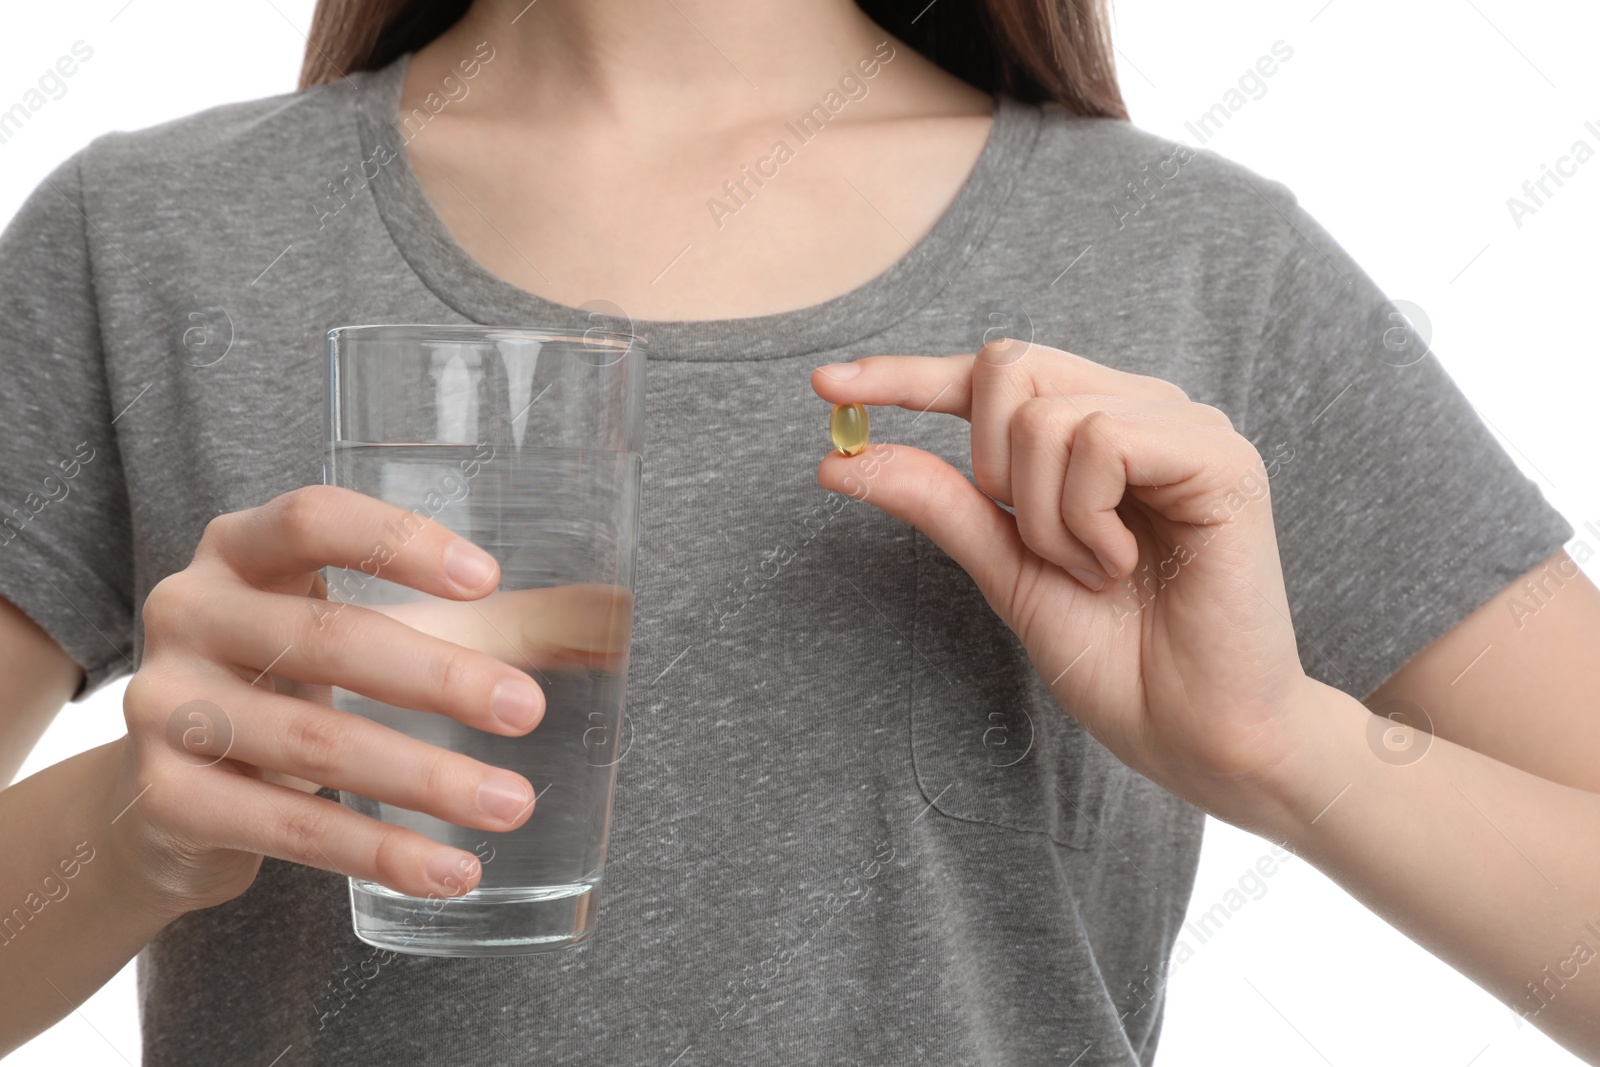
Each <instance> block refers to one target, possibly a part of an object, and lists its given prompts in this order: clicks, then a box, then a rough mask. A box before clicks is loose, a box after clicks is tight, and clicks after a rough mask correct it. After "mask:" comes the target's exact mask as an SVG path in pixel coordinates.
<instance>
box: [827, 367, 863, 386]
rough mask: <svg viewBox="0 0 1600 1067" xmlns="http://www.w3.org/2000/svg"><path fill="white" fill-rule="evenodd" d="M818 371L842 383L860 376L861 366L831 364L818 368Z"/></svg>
mask: <svg viewBox="0 0 1600 1067" xmlns="http://www.w3.org/2000/svg"><path fill="white" fill-rule="evenodd" d="M817 369H818V370H819V371H821V372H822V373H823V374H826V375H827V376H828V377H830V378H832V379H833V380H834V381H836V382H842V381H844V380H845V379H846V378H854V377H855V376H856V375H858V374H860V373H861V364H859V363H829V364H828V365H827V366H825V367H818V368H817Z"/></svg>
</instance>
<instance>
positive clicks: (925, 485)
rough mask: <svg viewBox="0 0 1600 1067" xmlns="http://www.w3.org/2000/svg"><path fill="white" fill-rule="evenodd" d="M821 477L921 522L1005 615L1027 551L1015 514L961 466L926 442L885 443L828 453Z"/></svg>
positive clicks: (820, 480) (828, 484) (825, 482)
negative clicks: (971, 479)
mask: <svg viewBox="0 0 1600 1067" xmlns="http://www.w3.org/2000/svg"><path fill="white" fill-rule="evenodd" d="M817 482H818V484H820V485H822V486H823V487H824V488H826V489H832V490H834V491H835V492H838V493H844V494H846V495H847V496H851V497H853V498H855V499H857V500H864V501H866V502H867V503H869V504H872V505H874V506H875V507H878V508H881V509H883V510H884V511H885V512H887V513H888V514H890V515H892V516H894V517H895V518H897V519H899V520H901V521H902V522H906V523H909V524H911V525H912V526H914V527H916V528H917V529H919V530H921V531H922V532H923V533H924V534H926V535H927V536H928V539H929V540H931V541H932V542H933V543H934V544H936V545H938V546H939V547H940V548H941V549H943V550H944V552H945V553H946V554H947V555H948V556H949V557H950V558H951V559H953V560H955V561H956V563H958V564H959V565H960V566H961V568H962V569H963V570H965V571H966V572H967V573H968V574H970V575H971V576H972V579H973V581H975V582H976V583H977V585H978V588H979V589H980V590H981V591H982V592H983V594H984V597H985V598H986V599H987V600H988V601H989V605H990V606H991V607H993V608H994V609H995V611H996V612H997V613H998V614H1000V615H1001V616H1002V617H1004V616H1005V613H1006V611H1007V610H1008V609H1009V607H1010V603H1009V599H1010V594H1011V590H1013V589H1014V588H1015V587H1016V584H1017V581H1016V579H1017V574H1018V570H1019V569H1020V568H1021V567H1022V566H1023V565H1024V562H1025V560H1026V558H1027V556H1028V553H1027V550H1026V548H1024V546H1023V544H1022V539H1021V538H1020V537H1018V536H1017V529H1016V524H1015V523H1014V522H1013V521H1012V519H1011V516H1010V515H1008V514H1006V512H1005V510H1004V509H1003V508H1001V507H999V506H997V505H996V504H995V503H994V501H992V500H990V499H989V498H988V497H987V496H985V495H984V494H983V493H981V492H979V491H978V489H977V488H976V487H975V486H974V485H973V484H972V483H971V482H969V481H967V479H966V477H965V476H963V475H962V474H961V472H960V471H958V470H956V469H955V468H954V467H952V466H950V464H948V463H946V462H945V461H944V460H942V459H940V458H939V457H938V456H935V455H932V454H931V453H928V452H924V451H922V450H921V449H920V448H912V447H911V446H909V445H900V444H895V445H881V444H880V445H869V446H868V447H867V449H866V451H864V452H862V453H861V454H860V455H856V456H845V455H843V454H841V453H839V452H830V453H828V455H827V456H825V457H823V460H822V463H821V464H820V465H819V466H818V468H817Z"/></svg>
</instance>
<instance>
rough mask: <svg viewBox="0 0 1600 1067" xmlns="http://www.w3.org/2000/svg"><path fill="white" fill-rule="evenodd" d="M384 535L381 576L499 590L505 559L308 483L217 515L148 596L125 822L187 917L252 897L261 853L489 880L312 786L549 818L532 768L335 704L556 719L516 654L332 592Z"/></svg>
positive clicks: (124, 829)
mask: <svg viewBox="0 0 1600 1067" xmlns="http://www.w3.org/2000/svg"><path fill="white" fill-rule="evenodd" d="M397 531H398V534H399V535H400V536H399V540H398V541H397ZM375 546H379V547H381V548H382V549H383V552H382V554H381V559H382V561H383V565H382V567H381V568H380V576H381V577H382V578H384V579H387V580H389V581H393V582H395V583H398V584H401V585H406V586H410V587H412V588H415V589H418V590H421V591H422V592H425V593H431V594H434V595H436V596H439V597H444V598H448V599H449V600H453V601H474V600H478V599H479V598H482V597H484V596H485V595H486V594H489V593H491V592H493V590H494V589H495V586H496V584H497V580H498V575H499V571H498V567H497V566H496V564H495V561H494V560H493V558H492V557H490V556H489V555H488V554H487V553H485V552H483V551H482V550H481V549H479V548H477V547H476V546H474V545H472V544H470V543H469V542H467V541H465V540H464V539H462V538H460V537H458V536H456V535H455V534H453V533H451V532H450V531H449V530H447V529H445V528H444V527H442V526H439V525H437V524H435V523H431V522H429V523H424V524H420V525H419V524H417V523H416V521H415V516H413V515H411V514H410V513H409V512H406V511H405V510H404V509H401V508H397V507H394V506H393V505H390V504H385V503H383V502H381V501H378V500H374V499H372V498H370V497H366V496H362V495H360V494H358V493H354V492H351V491H350V490H346V489H337V488H332V487H326V486H309V487H306V488H304V489H298V490H295V491H293V492H290V493H285V494H284V495H282V496H280V497H278V498H277V499H275V500H272V501H270V502H269V503H267V504H265V505H263V506H262V507H259V508H253V509H250V510H248V511H240V512H235V513H231V514H226V515H222V516H219V517H218V518H216V519H214V520H213V521H212V522H211V523H210V525H208V526H207V528H206V531H205V535H204V536H203V537H202V538H201V541H200V545H199V547H198V549H197V550H196V551H195V555H194V560H193V562H192V563H190V565H189V566H188V567H187V568H185V569H184V570H182V571H179V572H177V573H175V574H173V575H170V576H169V577H167V578H165V579H163V580H162V581H161V582H160V583H158V584H157V585H156V587H155V589H154V590H152V591H151V593H150V595H149V597H148V598H147V600H146V602H145V606H144V622H145V647H144V656H143V662H142V663H141V665H140V669H139V672H138V673H137V674H136V675H134V677H133V679H132V680H131V681H130V682H129V684H128V689H127V693H126V696H125V697H124V701H123V704H124V712H125V716H126V719H127V723H128V737H127V739H126V742H125V744H124V746H123V759H122V767H121V774H120V776H119V780H118V781H117V783H116V785H115V789H114V796H113V799H112V801H111V803H113V805H114V806H116V807H119V808H121V809H122V810H121V813H120V814H118V813H115V812H113V813H111V814H115V815H116V819H115V821H114V824H113V825H114V827H115V828H116V830H117V831H118V832H119V834H120V838H119V851H120V852H121V853H122V854H123V856H124V858H126V859H127V860H128V862H129V864H130V865H131V867H132V869H133V870H135V871H137V872H139V873H140V876H141V877H143V878H145V879H146V881H147V882H148V884H149V886H150V887H151V888H152V889H153V890H154V891H155V892H156V893H157V894H158V895H160V896H161V897H162V898H163V899H165V900H168V901H169V902H170V903H171V906H172V907H173V909H174V910H175V911H178V912H181V911H184V910H190V909H193V908H200V907H207V906H211V905H214V904H218V903H221V902H223V901H225V900H228V899H231V898H232V897H234V896H237V895H238V894H239V893H241V892H243V891H244V890H245V888H247V887H248V886H249V884H250V883H251V881H252V880H253V879H254V878H255V875H256V871H257V870H258V868H259V867H260V863H261V857H262V855H269V856H275V857H278V858H280V859H285V860H291V861H294V862H298V863H304V864H308V865H310V866H314V867H321V868H324V869H326V870H331V871H336V872H338V873H341V874H347V875H353V876H357V877H360V878H364V879H368V880H371V881H374V882H378V883H381V884H383V885H386V886H388V887H390V888H392V889H395V890H398V891H400V892H403V893H409V894H412V895H416V896H454V895H457V894H459V893H462V892H465V891H466V890H469V889H471V888H472V887H473V886H474V885H476V884H477V880H478V877H479V872H480V866H479V862H478V860H477V858H476V857H475V856H473V855H472V854H471V853H469V852H464V851H461V850H459V849H455V848H449V847H446V846H444V845H440V844H437V843H436V842H434V841H431V840H429V839H428V838H427V837H424V836H423V835H421V834H418V833H416V832H414V831H412V830H408V829H403V828H401V827H398V826H392V825H385V824H383V823H380V822H378V821H377V820H375V819H370V818H368V817H366V816H364V815H361V814H358V813H357V812H355V811H352V810H349V809H347V808H345V807H343V806H341V805H340V804H339V803H338V802H336V801H332V800H328V799H326V798H323V797H318V796H315V795H313V794H314V792H315V791H316V789H317V788H318V787H319V786H328V787H332V788H339V789H347V790H350V791H352V792H355V793H359V794H360V795H362V796H366V797H370V798H372V799H374V800H378V801H382V802H384V803H388V804H394V805H397V806H399V807H402V808H407V809H410V810H413V811H420V812H426V813H427V814H430V815H434V816H437V817H438V818H440V819H444V820H446V821H448V822H452V823H456V824H458V825H462V826H471V827H477V828H481V829H484V830H488V831H504V830H509V829H512V828H514V827H516V826H519V825H521V824H522V823H523V822H524V821H526V819H527V818H528V815H529V812H531V811H532V808H533V790H532V787H531V785H530V784H529V783H528V781H527V780H526V779H525V778H523V777H522V776H520V775H516V774H512V773H511V772H509V771H505V770H501V769H497V768H494V767H490V766H487V765H485V764H483V763H480V762H479V761H477V760H474V759H472V758H470V757H468V756H464V755H461V754H458V753H454V752H449V751H446V750H444V749H442V748H439V747H436V746H434V745H430V744H427V743H425V742H423V741H420V740H416V739H414V738H410V737H407V736H405V735H404V734H401V733H399V732H397V731H395V730H391V729H389V728H388V727H385V726H382V725H379V724H378V723H376V722H372V721H370V720H368V719H365V718H363V717H361V716H358V715H353V714H350V713H348V712H344V711H339V710H336V709H334V708H332V707H330V706H328V703H327V687H329V686H335V685H337V686H340V687H342V688H345V689H348V690H350V691H352V692H356V693H360V694H363V695H365V696H367V697H370V698H372V699H374V700H379V701H383V702H385V703H389V704H393V705H396V706H399V707H409V708H416V709H418V710H421V711H427V712H433V713H436V714H439V715H447V716H450V717H451V718H454V719H457V720H459V721H460V722H463V723H465V724H467V725H469V726H473V727H477V728H478V729H481V730H486V731H489V732H491V733H497V734H502V735H505V736H511V737H516V736H521V735H523V734H526V733H527V732H528V731H529V730H531V729H533V727H534V726H536V725H537V724H538V722H539V720H540V718H541V717H542V716H543V714H544V695H543V693H542V692H541V691H540V689H539V687H538V686H537V684H536V683H535V682H534V681H533V679H532V678H530V677H529V676H528V675H527V674H526V673H524V672H523V671H522V670H519V669H517V668H516V667H515V666H513V665H512V664H511V663H509V662H503V660H504V659H505V658H506V657H504V656H500V655H496V654H492V653H491V652H490V651H486V650H484V649H480V648H475V647H470V645H471V642H470V641H469V642H467V647H464V646H463V644H461V643H457V642H454V641H450V640H445V639H444V638H442V637H441V636H438V635H436V634H430V633H427V632H424V631H423V630H421V629H418V628H413V627H411V626H408V625H406V624H405V623H404V622H402V621H399V619H398V618H394V617H388V616H386V615H385V614H382V613H379V612H377V611H373V610H369V609H367V608H363V607H358V606H355V605H350V604H337V603H330V602H329V601H328V600H327V599H326V589H325V588H324V585H323V581H322V578H321V576H320V575H319V573H318V571H319V569H320V568H322V567H324V566H331V567H349V568H362V569H363V570H365V571H366V572H367V573H371V571H372V568H371V567H370V566H364V564H370V563H371V561H372V560H373V559H374V558H375V557H378V554H377V553H375ZM597 602H600V603H601V604H602V607H603V606H604V605H605V604H609V603H610V600H609V599H608V598H603V597H602V598H598V600H597ZM508 603H509V602H508ZM396 614H397V615H398V614H402V612H398V611H397V612H396ZM601 614H602V615H604V616H605V617H607V618H609V617H611V614H612V613H610V612H601ZM501 626H502V629H505V628H506V624H505V623H504V622H502V624H501ZM536 636H537V635H536V634H530V640H531V639H532V638H533V637H536ZM597 647H601V648H602V649H603V644H602V645H600V646H597Z"/></svg>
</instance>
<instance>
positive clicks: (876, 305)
mask: <svg viewBox="0 0 1600 1067" xmlns="http://www.w3.org/2000/svg"><path fill="white" fill-rule="evenodd" d="M410 58H411V56H410V54H409V53H407V54H404V55H402V56H400V57H399V58H398V59H396V60H395V61H393V62H392V63H390V64H388V65H387V66H385V67H383V68H380V69H379V70H376V71H368V72H365V73H364V74H363V75H361V76H360V78H361V80H360V92H359V94H358V96H357V106H356V115H357V126H358V128H359V137H360V142H361V149H362V152H361V158H362V160H363V161H372V163H370V164H369V163H366V162H364V163H363V164H362V166H363V171H362V176H363V177H366V170H367V169H371V167H372V166H373V165H376V164H378V163H379V162H380V161H381V160H382V159H383V158H384V156H385V155H388V156H389V158H388V161H387V162H385V163H382V164H381V165H376V170H377V173H376V175H375V176H373V177H372V178H370V179H369V180H368V182H367V187H368V188H369V189H370V190H371V191H372V196H373V199H374V201H375V203H376V206H377V210H378V214H379V216H380V217H381V218H382V219H383V222H384V224H385V226H386V227H387V228H388V230H389V234H390V237H391V238H392V239H393V241H394V243H395V246H396V247H397V248H398V250H399V252H400V254H401V255H402V256H403V257H404V258H405V260H406V262H407V263H408V264H409V265H410V267H411V269H412V270H413V271H415V272H416V274H417V275H418V277H419V278H420V279H421V280H422V282H423V283H424V284H425V285H427V286H428V288H429V289H431V290H432V291H433V292H434V293H435V294H436V295H437V296H438V297H439V298H440V299H441V300H442V301H443V302H444V303H445V304H446V305H448V306H449V307H451V308H452V309H454V310H455V311H457V312H458V313H460V314H462V315H464V316H465V317H467V318H468V319H469V320H471V321H473V322H478V323H482V324H485V325H523V326H546V325H548V326H553V327H556V328H561V329H572V328H579V329H583V328H587V327H589V326H594V325H597V324H599V325H604V326H606V327H608V328H616V327H617V325H618V320H617V319H615V318H614V317H611V316H614V315H615V312H614V311H609V309H608V307H607V306H606V305H603V304H599V303H597V304H592V305H588V306H586V307H572V306H570V305H566V304H558V303H556V302H554V301H551V300H548V299H546V298H544V297H541V296H539V295H538V294H536V293H532V292H529V291H527V290H525V289H522V288H520V287H518V286H515V285H513V284H511V283H510V282H508V281H506V280H505V279H504V278H501V277H500V276H499V275H497V274H494V273H493V272H491V271H490V270H489V269H488V268H486V267H484V266H483V265H482V264H481V263H479V262H478V261H477V260H476V259H474V258H473V257H472V255H471V254H470V253H469V252H467V251H466V249H464V248H462V247H461V245H460V244H458V243H457V242H456V240H455V238H454V237H452V236H451V234H450V232H449V230H448V229H447V228H446V227H445V225H444V223H443V221H442V220H441V219H440V218H439V216H438V214H437V213H436V212H435V211H434V210H433V206H432V205H431V204H430V203H429V201H428V198H427V194H426V193H425V192H424V191H423V188H422V184H421V182H420V181H419V180H418V179H417V176H416V172H415V171H413V170H412V169H411V161H410V158H409V157H408V156H407V155H406V153H405V151H404V145H405V143H406V140H407V139H406V137H405V136H404V135H403V134H402V133H401V132H400V130H399V129H398V128H397V125H396V119H397V117H398V115H399V108H400V90H401V88H402V86H403V83H404V78H405V70H406V66H407V64H408V63H409V62H410ZM1040 124H1041V113H1040V109H1039V108H1038V107H1037V106H1032V105H1028V104H1023V103H1021V102H1019V101H1017V100H1015V99H1013V98H1012V97H1009V96H1005V95H996V97H995V111H994V121H993V124H992V125H991V127H990V130H989V136H988V139H987V141H985V143H984V146H983V149H982V151H981V152H980V153H979V156H978V159H977V161H976V162H975V163H974V164H973V168H972V170H971V171H970V172H969V174H968V175H967V178H966V180H965V181H964V182H963V183H962V185H961V187H960V189H959V190H958V191H957V193H956V195H955V197H954V199H953V200H952V201H951V203H950V204H949V206H948V207H946V209H945V211H944V213H943V214H942V215H940V216H939V218H938V220H937V221H936V222H935V223H934V225H933V227H932V229H930V230H929V231H928V233H927V234H926V235H924V236H923V238H922V239H921V240H920V241H918V242H916V244H915V245H914V246H913V247H912V248H910V249H909V250H908V251H907V252H906V254H905V255H904V256H903V257H901V258H900V259H898V260H896V261H895V262H894V263H893V264H892V265H890V266H889V267H888V268H887V269H886V270H884V271H883V272H882V273H880V274H878V275H877V276H875V277H873V278H871V279H869V280H868V281H867V282H865V283H863V284H862V285H860V286H857V287H856V288H855V289H852V290H850V291H849V292H847V293H843V294H841V295H840V296H837V297H834V298H832V299H829V300H825V301H823V302H822V303H820V304H813V305H811V306H809V307H803V308H797V309H794V310H791V311H781V312H777V313H774V314H769V315H757V316H751V317H745V318H733V319H698V320H632V321H631V322H624V323H622V325H623V326H625V327H626V328H628V329H630V330H631V331H632V332H633V333H635V334H637V335H638V336H641V337H643V338H644V339H645V340H646V342H647V344H648V345H649V351H650V358H652V359H669V360H700V361H731V360H750V359H774V358H782V357H786V356H800V355H806V354H810V353H814V352H822V351H828V350H832V349H839V348H843V347H844V346H846V345H848V344H850V343H852V342H854V341H859V340H861V339H863V338H866V337H870V336H872V335H873V334H876V333H879V332H881V331H883V330H885V329H887V328H888V327H889V326H891V325H893V324H894V323H896V322H898V321H900V320H901V319H903V318H905V317H907V316H908V315H910V314H912V313H913V312H915V311H916V310H917V309H918V308H921V307H923V306H924V305H926V304H927V303H928V302H930V301H931V300H932V299H933V298H934V297H935V296H936V295H938V293H939V292H940V291H941V290H943V289H944V288H945V287H946V286H947V285H949V284H950V282H951V280H952V278H953V277H954V275H955V274H956V273H957V272H959V271H960V270H961V268H962V266H963V264H964V263H965V262H966V260H967V259H968V258H969V257H970V256H971V255H972V253H973V251H974V250H975V249H976V248H977V247H978V245H979V244H981V243H982V241H983V239H984V237H985V236H986V235H987V233H988V232H989V230H990V228H991V227H992V226H993V224H994V222H995V220H996V219H997V218H998V217H999V215H1000V212H1001V210H1002V209H1003V207H1004V205H1005V202H1006V200H1007V199H1008V197H1009V195H1010V193H1011V190H1012V187H1013V185H1014V184H1015V181H1016V178H1017V175H1018V173H1019V172H1020V171H1021V169H1022V167H1023V165H1024V164H1025V163H1026V162H1027V159H1028V156H1029V155H1030V154H1031V152H1032V150H1033V146H1034V142H1035V141H1036V139H1037V137H1038V133H1039V127H1040ZM596 307H599V308H601V309H602V310H601V311H600V312H599V313H598V315H597V314H596V311H595V309H596Z"/></svg>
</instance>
